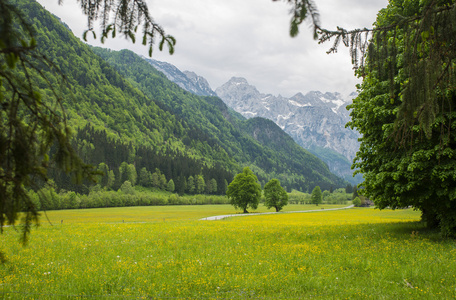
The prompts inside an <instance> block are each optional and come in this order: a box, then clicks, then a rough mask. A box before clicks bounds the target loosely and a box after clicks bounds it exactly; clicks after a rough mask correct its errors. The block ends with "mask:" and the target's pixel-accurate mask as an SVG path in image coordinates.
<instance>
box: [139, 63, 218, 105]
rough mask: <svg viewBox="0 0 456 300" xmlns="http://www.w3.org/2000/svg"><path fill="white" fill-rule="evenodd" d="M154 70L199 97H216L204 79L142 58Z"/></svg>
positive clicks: (168, 65)
mask: <svg viewBox="0 0 456 300" xmlns="http://www.w3.org/2000/svg"><path fill="white" fill-rule="evenodd" d="M143 59H144V60H146V61H147V62H148V63H150V64H151V65H152V66H153V67H154V68H155V69H157V70H158V71H160V72H162V73H163V74H165V76H166V77H167V78H168V79H169V80H170V81H172V82H174V83H175V84H177V85H178V86H180V87H181V88H183V89H184V90H186V91H189V92H191V93H193V94H195V95H199V96H217V94H216V93H215V92H214V91H213V90H212V89H211V87H210V86H209V83H208V82H207V80H206V79H204V78H203V77H201V76H198V75H197V74H195V73H194V72H190V71H184V72H182V71H180V70H179V69H178V68H176V67H175V66H173V65H172V64H170V63H167V62H162V61H158V60H155V59H150V58H146V57H143Z"/></svg>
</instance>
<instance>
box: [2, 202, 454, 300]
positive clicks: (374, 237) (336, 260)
mask: <svg viewBox="0 0 456 300" xmlns="http://www.w3.org/2000/svg"><path fill="white" fill-rule="evenodd" d="M292 206H293V205H290V208H289V209H296V208H293V207H292ZM328 208H330V207H328V206H325V210H326V209H328ZM296 210H298V209H296ZM299 210H304V209H302V208H299ZM230 211H231V212H232V211H233V209H232V207H231V208H230V206H228V205H226V206H224V205H217V206H215V205H207V206H166V207H128V208H110V209H89V210H71V211H53V212H49V213H48V217H49V219H50V220H51V222H52V224H54V225H50V224H49V223H48V222H47V221H44V220H43V222H42V225H41V226H40V227H39V228H37V229H36V230H33V231H32V234H31V238H30V241H29V245H28V246H27V247H22V246H21V245H20V244H19V243H18V233H17V232H16V231H15V230H14V229H13V228H11V227H8V228H5V230H4V233H3V235H2V236H1V238H2V243H1V244H0V251H3V252H5V254H6V256H7V258H8V262H7V263H6V264H3V265H0V298H2V299H56V298H75V299H79V298H97V299H116V298H122V299H142V298H144V299H176V298H177V299H181V298H187V299H217V298H223V299H244V298H267V299H277V298H283V299H291V298H300V299H309V298H317V299H328V298H329V299H341V298H350V299H365V298H374V299H379V298H381V299H398V298H403V299H416V298H419V299H436V298H438V299H449V298H454V297H456V277H455V275H454V270H455V269H456V261H455V260H454V257H455V255H456V243H455V241H454V240H443V239H441V238H440V237H439V236H438V235H437V234H436V233H434V232H430V231H427V230H426V229H425V227H424V226H423V224H422V223H420V222H419V219H420V212H417V211H413V210H409V209H408V210H395V211H392V210H383V211H380V210H376V209H372V208H353V209H348V210H334V211H326V212H325V213H288V214H268V215H254V216H253V215H252V216H250V215H249V216H245V217H243V218H227V219H224V220H220V221H217V222H203V221H199V219H201V218H203V217H207V216H211V215H221V214H228V213H229V212H230Z"/></svg>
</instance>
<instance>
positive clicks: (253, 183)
mask: <svg viewBox="0 0 456 300" xmlns="http://www.w3.org/2000/svg"><path fill="white" fill-rule="evenodd" d="M226 196H227V197H228V198H229V199H230V203H231V205H233V206H234V207H235V208H240V209H242V210H243V212H244V213H248V211H247V208H249V207H250V208H252V209H257V207H258V203H259V202H260V198H261V186H260V184H259V183H258V179H257V177H256V175H255V174H253V172H252V171H251V170H250V169H249V167H245V168H244V170H243V171H242V173H239V174H237V175H236V176H235V177H234V179H233V181H232V182H231V183H230V184H229V185H228V189H227V191H226Z"/></svg>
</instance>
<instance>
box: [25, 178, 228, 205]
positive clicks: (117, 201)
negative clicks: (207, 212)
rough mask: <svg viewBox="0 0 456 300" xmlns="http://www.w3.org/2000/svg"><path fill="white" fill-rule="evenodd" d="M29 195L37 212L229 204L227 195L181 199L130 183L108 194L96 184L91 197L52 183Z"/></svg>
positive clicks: (181, 197) (177, 196)
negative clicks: (59, 187) (58, 187)
mask: <svg viewBox="0 0 456 300" xmlns="http://www.w3.org/2000/svg"><path fill="white" fill-rule="evenodd" d="M28 195H29V197H30V199H31V200H32V203H33V204H34V205H35V206H36V208H37V209H38V210H59V209H80V208H103V207H124V206H160V205H204V204H228V203H229V201H228V199H227V198H226V197H225V196H220V195H203V194H198V195H182V196H181V195H178V194H176V193H168V192H160V191H157V190H155V191H151V190H150V189H144V188H140V187H136V188H135V187H133V186H132V185H131V183H130V182H129V181H128V180H127V181H125V182H124V184H122V186H121V187H120V188H119V190H117V191H113V190H111V191H107V190H104V189H102V188H101V187H100V186H99V185H96V186H93V187H92V188H91V189H90V192H89V193H88V194H79V193H76V192H74V191H66V190H63V189H61V190H60V191H57V190H56V189H55V186H54V184H53V182H52V181H50V182H49V183H47V184H45V185H44V186H43V187H42V188H41V189H39V190H37V191H33V190H30V191H29V192H28Z"/></svg>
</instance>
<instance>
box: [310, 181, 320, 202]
mask: <svg viewBox="0 0 456 300" xmlns="http://www.w3.org/2000/svg"><path fill="white" fill-rule="evenodd" d="M311 200H312V204H315V205H316V206H318V204H320V203H321V202H322V193H321V189H320V187H319V186H318V185H317V186H316V187H315V188H314V189H313V191H312V195H311Z"/></svg>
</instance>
